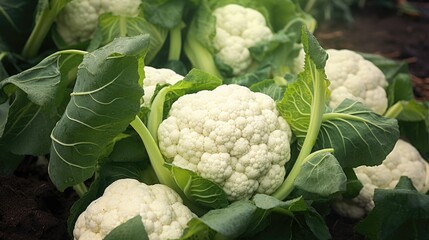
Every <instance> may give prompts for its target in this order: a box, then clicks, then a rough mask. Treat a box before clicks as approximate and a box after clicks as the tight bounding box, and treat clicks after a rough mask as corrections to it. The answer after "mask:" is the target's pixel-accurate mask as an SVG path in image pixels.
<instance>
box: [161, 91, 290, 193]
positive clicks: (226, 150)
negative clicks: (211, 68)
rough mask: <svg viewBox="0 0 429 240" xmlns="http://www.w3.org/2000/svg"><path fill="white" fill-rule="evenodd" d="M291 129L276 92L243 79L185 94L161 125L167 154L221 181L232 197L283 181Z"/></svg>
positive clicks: (269, 188) (176, 162)
mask: <svg viewBox="0 0 429 240" xmlns="http://www.w3.org/2000/svg"><path fill="white" fill-rule="evenodd" d="M291 134H292V133H291V130H290V128H289V125H288V123H287V122H286V121H285V120H284V119H283V118H282V117H280V116H279V114H278V111H277V109H276V104H275V102H274V100H273V99H272V98H270V97H269V96H267V95H265V94H262V93H254V92H252V91H250V90H249V89H248V88H246V87H242V86H238V85H221V86H219V87H217V88H216V89H214V90H213V91H200V92H198V93H195V94H189V95H185V96H183V97H180V98H179V99H178V100H177V101H176V102H175V103H174V104H173V105H172V107H171V110H170V112H169V116H168V118H167V119H165V120H164V121H163V122H162V123H161V124H160V126H159V129H158V138H159V147H160V150H161V152H162V153H163V154H164V156H165V157H166V158H169V159H172V163H173V164H174V165H176V166H179V167H182V168H185V169H189V170H191V171H194V172H196V173H198V174H199V175H200V176H202V177H204V178H206V179H209V180H211V181H213V182H215V183H217V184H219V185H220V186H221V187H223V189H224V191H225V192H226V194H227V196H228V198H229V199H230V200H232V201H233V200H239V199H245V198H250V197H251V196H252V195H253V194H254V193H265V194H271V193H273V192H274V191H275V190H276V189H277V187H279V186H280V185H281V183H282V182H283V180H284V176H285V168H284V165H285V163H286V162H287V161H288V160H289V158H290V139H291Z"/></svg>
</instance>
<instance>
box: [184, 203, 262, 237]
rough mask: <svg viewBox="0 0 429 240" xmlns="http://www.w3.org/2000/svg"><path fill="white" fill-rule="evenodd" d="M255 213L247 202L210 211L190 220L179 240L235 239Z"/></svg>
mask: <svg viewBox="0 0 429 240" xmlns="http://www.w3.org/2000/svg"><path fill="white" fill-rule="evenodd" d="M255 211H256V206H255V205H254V204H253V203H252V202H251V201H248V200H242V201H238V202H234V203H232V204H231V205H229V206H228V207H226V208H222V209H216V210H211V211H209V212H208V213H206V214H205V215H204V216H202V217H201V218H194V219H192V220H191V221H190V222H189V223H188V229H187V230H185V233H184V235H183V236H182V238H181V239H213V238H212V236H214V235H216V234H220V235H221V236H223V237H227V238H236V237H238V236H240V235H241V234H243V233H244V232H245V231H246V228H247V227H248V226H249V224H250V223H251V222H250V221H251V220H252V216H253V214H254V212H255Z"/></svg>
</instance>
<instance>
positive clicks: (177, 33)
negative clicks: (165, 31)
mask: <svg viewBox="0 0 429 240" xmlns="http://www.w3.org/2000/svg"><path fill="white" fill-rule="evenodd" d="M182 28H183V24H182V23H179V24H177V26H176V27H175V28H173V29H171V30H170V50H169V52H168V60H169V61H177V60H179V59H180V54H181V53H182Z"/></svg>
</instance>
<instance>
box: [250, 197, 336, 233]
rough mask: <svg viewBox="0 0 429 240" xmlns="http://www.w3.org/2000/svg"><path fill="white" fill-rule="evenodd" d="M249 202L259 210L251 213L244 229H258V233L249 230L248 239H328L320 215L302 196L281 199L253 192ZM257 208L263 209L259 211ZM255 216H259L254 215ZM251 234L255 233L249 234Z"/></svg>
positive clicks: (327, 231) (326, 229)
mask: <svg viewBox="0 0 429 240" xmlns="http://www.w3.org/2000/svg"><path fill="white" fill-rule="evenodd" d="M253 201H254V202H255V205H256V206H257V207H258V211H259V212H258V211H257V212H256V214H255V215H254V220H253V221H252V224H251V226H250V228H249V229H248V231H247V232H249V231H250V230H253V229H255V228H256V227H258V225H260V228H259V229H258V230H259V232H257V231H252V232H250V233H251V234H252V235H248V236H249V237H250V238H249V239H321V240H322V239H331V235H330V233H329V229H328V227H327V226H326V224H325V222H324V220H323V218H322V217H321V216H320V214H319V213H318V212H316V211H315V210H314V209H313V208H312V207H311V206H310V205H309V204H308V203H307V202H306V201H305V200H304V198H303V197H302V196H300V197H297V198H294V199H291V200H288V201H285V202H283V201H280V200H278V199H276V198H274V197H271V196H267V195H263V194H257V195H255V197H254V198H253ZM261 210H264V211H263V212H262V213H261ZM258 213H259V215H257V214H258ZM258 216H259V218H255V217H258ZM280 217H281V218H280ZM255 225H257V226H255ZM263 227H267V228H266V229H264V228H263ZM279 227H280V228H279ZM256 229H257V228H256ZM255 233H257V234H256V235H254V236H253V234H255Z"/></svg>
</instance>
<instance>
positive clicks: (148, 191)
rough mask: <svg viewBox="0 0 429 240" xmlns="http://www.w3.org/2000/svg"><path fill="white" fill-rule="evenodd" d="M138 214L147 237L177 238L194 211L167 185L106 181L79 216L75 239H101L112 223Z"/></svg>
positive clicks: (107, 232) (112, 227) (115, 225)
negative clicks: (100, 194) (98, 194)
mask: <svg viewBox="0 0 429 240" xmlns="http://www.w3.org/2000/svg"><path fill="white" fill-rule="evenodd" d="M136 215H140V216H141V217H142V222H143V225H144V227H145V230H146V232H147V234H148V236H149V239H151V240H156V239H177V238H179V237H180V236H181V235H182V233H183V230H184V229H185V228H186V226H187V223H188V221H189V220H190V219H191V218H192V217H194V214H193V213H192V212H191V211H190V210H189V209H188V208H187V207H186V206H185V205H183V203H182V199H181V198H180V197H179V195H178V194H177V193H176V192H174V191H173V190H172V189H170V188H168V187H167V186H164V185H161V184H156V185H151V186H148V185H146V184H144V183H141V182H139V181H137V180H135V179H120V180H117V181H115V182H113V183H112V184H111V185H109V186H108V187H107V188H106V190H105V191H104V194H103V196H101V197H100V198H98V199H96V200H94V201H93V202H92V203H91V204H90V205H89V206H88V208H87V209H86V210H85V211H84V212H83V213H82V214H81V215H80V216H79V217H78V219H77V221H76V224H75V228H74V231H73V235H74V239H75V240H85V239H88V240H98V239H100V240H101V239H103V238H104V237H105V236H106V235H107V234H109V233H110V231H112V230H113V229H114V228H115V227H117V226H119V225H120V224H122V223H124V222H126V221H127V220H129V219H131V218H133V217H135V216H136Z"/></svg>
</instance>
